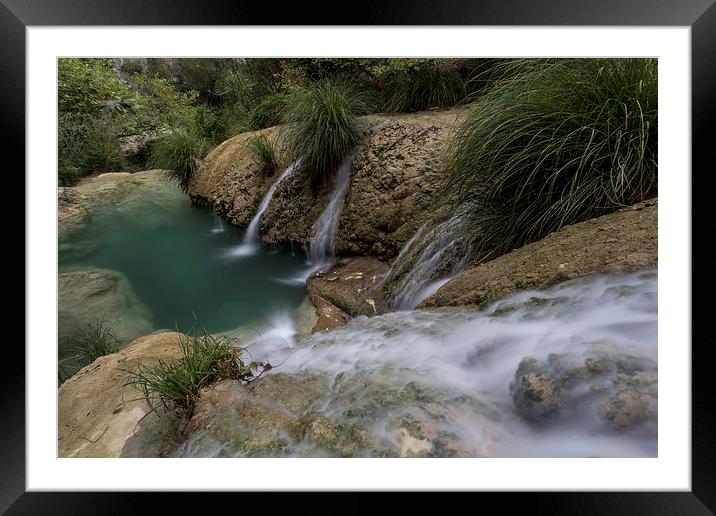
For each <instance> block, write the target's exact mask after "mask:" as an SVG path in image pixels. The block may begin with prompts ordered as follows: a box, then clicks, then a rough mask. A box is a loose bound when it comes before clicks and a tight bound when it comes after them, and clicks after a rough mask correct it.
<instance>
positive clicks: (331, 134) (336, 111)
mask: <svg viewBox="0 0 716 516" xmlns="http://www.w3.org/2000/svg"><path fill="white" fill-rule="evenodd" d="M367 111H368V105H367V102H366V96H365V94H364V93H363V92H361V91H358V90H357V89H355V88H354V87H353V86H351V85H350V84H349V83H346V82H337V81H334V80H328V79H324V80H320V81H315V82H311V83H309V84H308V85H306V86H302V87H299V88H297V89H296V90H295V91H294V92H293V93H292V95H291V97H290V101H289V102H288V111H287V113H286V118H285V125H284V127H283V128H282V135H281V137H282V139H283V141H284V142H285V145H286V148H287V151H288V153H289V155H290V156H291V161H293V160H296V159H299V158H303V159H302V161H301V169H302V170H303V171H304V172H305V173H306V174H307V175H308V177H309V179H310V182H311V185H312V186H313V189H314V191H317V190H318V189H319V188H320V187H321V186H322V185H324V184H326V183H327V182H328V181H329V180H330V179H332V178H333V176H334V174H335V172H336V170H337V168H338V166H339V165H340V163H341V161H342V160H343V158H344V157H345V155H346V153H347V152H348V150H349V149H350V148H351V147H352V146H353V145H355V144H356V143H357V142H358V140H359V138H360V137H361V125H360V123H359V120H358V116H359V115H362V114H364V113H366V112H367Z"/></svg>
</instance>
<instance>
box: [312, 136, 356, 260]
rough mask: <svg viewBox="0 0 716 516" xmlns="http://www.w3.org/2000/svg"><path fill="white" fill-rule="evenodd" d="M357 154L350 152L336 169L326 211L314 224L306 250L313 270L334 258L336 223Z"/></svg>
mask: <svg viewBox="0 0 716 516" xmlns="http://www.w3.org/2000/svg"><path fill="white" fill-rule="evenodd" d="M357 152H358V149H354V150H353V151H352V152H350V153H349V154H348V155H347V156H346V157H345V158H344V160H343V162H342V163H341V166H340V167H339V168H338V171H337V173H336V177H335V182H334V185H333V190H332V191H331V195H330V197H329V199H328V204H327V205H326V209H325V210H324V211H323V213H322V214H321V217H320V218H319V219H318V221H317V222H316V225H315V232H314V234H313V238H312V239H311V243H310V244H309V248H308V258H309V260H310V262H311V264H312V265H313V266H314V269H319V268H324V267H326V266H327V265H329V264H330V263H331V262H332V261H333V259H334V258H335V255H336V234H337V232H338V221H339V220H340V218H341V213H342V212H343V203H344V202H345V199H346V192H347V191H348V186H349V185H350V183H351V168H352V166H353V158H354V157H355V155H356V154H357Z"/></svg>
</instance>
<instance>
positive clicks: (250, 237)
mask: <svg viewBox="0 0 716 516" xmlns="http://www.w3.org/2000/svg"><path fill="white" fill-rule="evenodd" d="M300 164H301V160H296V161H294V162H293V163H291V164H290V165H289V166H288V167H286V170H284V171H283V173H282V174H281V175H280V176H279V177H278V179H276V181H275V182H274V184H272V185H271V188H269V191H268V192H266V195H264V198H263V199H262V200H261V204H259V209H258V210H257V211H256V215H254V218H253V219H251V222H250V223H249V227H248V228H247V229H246V238H245V240H244V243H250V242H257V243H258V241H259V223H260V222H261V217H262V216H263V214H264V212H265V211H266V209H267V208H268V206H269V203H270V202H271V199H273V194H274V192H276V188H278V185H280V184H281V182H282V181H283V180H284V179H286V178H287V177H288V176H290V175H291V174H293V172H294V171H295V170H296V168H297V167H298V166H299V165H300Z"/></svg>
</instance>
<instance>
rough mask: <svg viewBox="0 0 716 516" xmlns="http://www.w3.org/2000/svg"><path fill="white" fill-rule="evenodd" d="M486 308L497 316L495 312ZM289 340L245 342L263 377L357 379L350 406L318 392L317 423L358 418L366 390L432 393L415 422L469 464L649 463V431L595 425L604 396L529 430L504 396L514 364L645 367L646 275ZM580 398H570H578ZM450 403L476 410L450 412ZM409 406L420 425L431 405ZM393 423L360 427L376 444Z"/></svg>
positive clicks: (356, 323)
mask: <svg viewBox="0 0 716 516" xmlns="http://www.w3.org/2000/svg"><path fill="white" fill-rule="evenodd" d="M505 307H509V308H510V310H504V309H505ZM496 308H499V309H500V310H498V311H497V312H495V309H496ZM277 322H278V321H277ZM293 333H295V332H294V330H293V329H292V327H291V326H290V324H289V323H288V322H287V321H285V320H284V321H283V322H278V324H277V325H276V328H275V331H274V332H273V333H272V335H271V337H270V338H267V339H262V338H258V337H257V338H256V339H252V340H253V341H252V342H251V343H250V344H249V346H248V347H249V349H250V351H251V353H252V355H253V356H254V357H260V358H261V359H268V360H271V363H272V364H274V365H278V367H275V369H274V370H273V371H272V373H273V372H281V373H292V374H298V375H304V374H306V373H315V372H322V373H324V374H327V375H329V376H330V377H334V378H336V379H338V378H341V377H343V376H344V375H348V377H349V378H350V377H352V378H358V379H360V382H358V384H359V385H362V386H363V387H359V388H358V390H357V391H356V394H355V395H354V397H353V398H346V395H345V393H342V394H340V395H339V394H338V391H332V390H330V389H329V390H328V391H327V392H326V393H325V403H324V405H323V407H324V408H323V413H325V414H326V415H330V416H331V417H334V418H337V419H339V420H351V417H349V415H350V414H352V413H354V412H355V409H356V407H357V406H363V405H361V404H365V403H367V401H366V398H365V396H367V394H366V395H363V394H361V393H363V392H364V390H365V389H366V388H367V387H369V386H370V385H374V384H380V385H392V386H394V387H396V388H397V389H400V388H405V386H406V385H408V386H409V385H418V386H420V388H421V389H434V390H435V391H436V392H440V393H442V394H441V396H443V398H442V399H444V400H446V401H445V402H444V403H443V402H441V403H443V405H441V406H439V407H437V408H436V409H434V411H433V412H432V416H431V415H428V416H425V414H423V415H422V416H421V417H427V418H428V420H429V424H430V425H432V426H433V427H435V428H437V429H438V430H439V431H440V432H443V433H445V434H446V435H451V436H453V437H451V439H453V440H454V441H455V442H458V443H460V444H459V445H460V447H461V449H462V450H463V451H464V453H465V454H467V455H469V456H500V457H509V456H516V457H528V456H537V457H572V456H575V457H654V456H656V454H657V438H656V435H655V434H654V433H653V432H652V433H649V432H647V431H645V430H644V429H642V428H640V427H638V426H637V427H636V428H635V429H632V430H628V431H627V430H621V431H618V430H615V429H613V428H612V427H610V426H609V425H608V424H607V423H606V421H605V420H604V419H603V418H601V417H599V416H598V410H597V405H598V403H601V402H603V401H604V399H605V398H604V396H606V397H608V396H609V395H611V394H604V395H603V396H602V397H601V398H600V397H599V396H600V395H599V394H594V398H589V397H585V398H584V399H585V401H583V402H581V404H578V405H577V408H576V409H575V410H574V411H573V413H571V414H570V415H569V416H568V417H564V418H560V419H559V420H557V421H552V422H550V423H549V424H545V425H538V424H534V423H531V422H528V421H527V420H525V419H524V418H523V417H522V416H521V415H520V414H519V413H518V412H517V410H516V409H515V406H514V405H513V402H512V399H511V397H510V393H509V387H510V383H511V382H512V381H513V380H514V375H515V371H516V369H517V367H518V364H519V363H520V361H521V360H522V359H523V358H525V357H533V358H535V359H537V360H539V361H540V362H545V361H547V359H548V357H549V356H550V354H565V355H560V356H565V357H569V360H571V361H573V362H574V363H576V364H579V363H581V364H584V359H585V357H587V356H592V355H593V354H594V353H621V354H628V355H629V356H635V357H640V359H643V360H646V361H648V362H649V363H653V364H654V367H655V364H656V360H657V276H656V271H647V272H640V273H633V274H629V275H623V276H600V277H596V278H593V279H588V280H577V281H573V282H569V283H565V284H562V285H558V286H556V287H554V288H552V289H550V290H547V291H544V292H536V291H524V292H520V293H518V294H515V295H513V296H511V297H509V298H506V299H504V300H502V301H500V302H498V303H495V304H494V305H492V306H489V307H487V308H486V309H484V310H482V311H474V310H468V309H465V308H457V309H450V310H441V311H429V310H415V311H403V312H393V313H388V314H385V315H382V316H376V317H373V318H366V317H358V318H355V319H353V320H352V321H351V322H350V323H349V324H347V325H346V326H344V327H342V328H338V329H335V330H333V331H330V332H321V333H316V334H313V335H311V336H309V337H308V338H306V339H304V340H303V341H301V342H297V343H296V342H293V338H292V335H293ZM605 382H606V384H605V389H606V390H609V389H611V388H612V386H611V384H610V383H609V382H610V380H605ZM365 392H367V391H365ZM605 392H606V391H605ZM583 394H584V393H581V392H575V393H573V395H574V396H576V398H577V399H579V396H580V395H583ZM451 400H452V401H451ZM454 400H460V403H462V404H463V405H464V406H467V407H473V408H474V407H478V408H479V410H472V409H470V410H468V409H460V410H457V409H455V408H451V407H452V405H451V403H452V402H453V401H454ZM465 400H467V401H465ZM415 403H417V404H415V405H408V406H406V407H403V409H404V410H412V411H415V412H416V413H418V412H420V413H421V414H422V412H424V411H425V410H426V409H425V407H426V406H428V407H429V406H430V403H428V404H427V405H425V404H422V405H421V404H420V403H418V402H415ZM433 405H434V404H433ZM463 405H460V406H463ZM403 409H401V410H403ZM421 411H422V412H421ZM441 413H442V414H443V416H440V414H441ZM436 414H437V415H436ZM485 414H488V415H490V417H485ZM393 416H395V413H386V414H384V415H380V414H379V415H377V416H371V417H375V418H374V419H369V420H366V419H365V418H364V419H361V420H359V423H360V424H361V425H362V426H364V427H368V428H369V429H370V431H371V432H372V433H373V434H374V435H377V436H380V437H381V438H383V439H386V440H387V441H390V440H391V439H392V440H395V439H396V437H395V433H394V432H392V433H391V431H389V428H388V421H389V418H390V417H393ZM431 418H432V419H431ZM352 420H355V418H353V419H352Z"/></svg>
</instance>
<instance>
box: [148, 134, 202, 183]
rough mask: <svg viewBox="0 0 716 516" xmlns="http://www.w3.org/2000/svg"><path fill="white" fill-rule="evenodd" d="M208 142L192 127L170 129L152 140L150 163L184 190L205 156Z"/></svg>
mask: <svg viewBox="0 0 716 516" xmlns="http://www.w3.org/2000/svg"><path fill="white" fill-rule="evenodd" d="M208 150H209V144H208V143H207V141H206V140H205V139H204V137H203V135H202V134H200V133H199V131H198V130H197V129H196V128H194V127H188V128H178V129H170V130H169V132H168V133H166V134H164V135H162V136H161V137H159V138H158V139H157V140H156V141H154V142H153V144H152V148H151V151H150V164H151V166H153V167H155V168H161V169H163V170H166V171H167V174H168V175H169V178H170V179H172V180H174V181H176V183H177V184H178V185H179V187H180V188H181V189H182V190H183V191H184V192H186V191H187V190H188V189H189V182H190V181H191V178H192V177H193V176H194V173H195V172H196V170H197V168H198V166H199V163H200V161H201V160H202V159H203V158H204V156H206V153H207V152H208Z"/></svg>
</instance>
